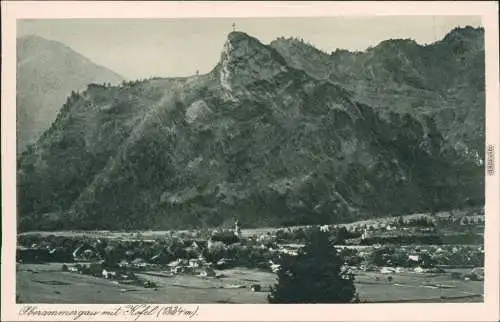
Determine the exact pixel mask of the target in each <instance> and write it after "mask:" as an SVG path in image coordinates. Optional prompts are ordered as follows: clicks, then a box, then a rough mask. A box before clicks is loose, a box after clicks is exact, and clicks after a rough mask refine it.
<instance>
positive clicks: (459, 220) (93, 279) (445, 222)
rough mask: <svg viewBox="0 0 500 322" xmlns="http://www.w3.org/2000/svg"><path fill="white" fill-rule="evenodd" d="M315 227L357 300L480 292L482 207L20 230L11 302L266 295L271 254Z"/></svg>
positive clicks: (466, 296) (220, 299)
mask: <svg viewBox="0 0 500 322" xmlns="http://www.w3.org/2000/svg"><path fill="white" fill-rule="evenodd" d="M318 228H319V229H320V230H321V231H323V232H327V233H328V234H329V235H330V237H331V239H333V240H334V243H335V245H336V246H335V247H336V248H337V250H338V252H340V254H342V257H343V258H344V260H345V263H344V267H345V269H347V270H349V271H350V272H352V273H353V274H354V276H355V283H356V288H357V290H358V293H359V300H360V301H361V302H426V301H427V302H452V301H454V300H455V301H461V302H464V301H465V302H481V301H482V296H483V280H484V268H483V267H484V246H483V245H484V241H483V238H484V237H483V232H484V209H482V208H481V209H469V210H467V211H453V212H442V213H437V214H432V215H431V214H416V215H408V216H394V217H387V218H378V219H370V220H366V221H357V222H353V223H339V224H337V225H323V226H301V227H288V228H268V229H242V227H240V224H239V222H238V221H237V220H235V223H234V226H233V227H226V228H217V229H215V230H209V229H200V230H186V231H141V232H134V231H122V232H110V231H85V232H69V231H61V232H27V233H22V234H19V235H18V246H17V263H18V264H17V270H18V272H17V301H18V302H20V303H29V302H36V303H42V302H44V301H52V302H60V303H81V302H85V301H87V302H88V301H91V302H92V301H95V302H96V303H104V302H106V301H112V302H113V303H138V302H145V303H153V302H157V303H162V302H171V303H184V302H197V303H266V302H267V300H266V298H267V294H268V293H269V291H270V288H271V287H272V285H273V284H275V283H276V276H277V275H276V274H277V273H278V271H279V270H280V265H279V260H280V258H281V257H282V256H295V255H297V253H298V251H299V250H300V248H301V247H302V246H303V245H304V242H305V240H306V238H307V234H308V231H310V230H311V229H318ZM73 287H79V288H81V291H79V292H78V293H72V292H71V290H72V288H73ZM48 294H49V295H48Z"/></svg>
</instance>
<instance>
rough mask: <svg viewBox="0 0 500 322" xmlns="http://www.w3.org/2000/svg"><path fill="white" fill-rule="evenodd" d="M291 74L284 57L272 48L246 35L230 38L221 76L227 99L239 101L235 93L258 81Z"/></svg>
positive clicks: (223, 53)
mask: <svg viewBox="0 0 500 322" xmlns="http://www.w3.org/2000/svg"><path fill="white" fill-rule="evenodd" d="M285 71H287V67H286V63H285V60H284V59H283V57H281V55H280V54H279V53H278V52H277V51H276V50H274V49H273V48H272V47H270V46H267V45H264V44H262V43H261V42H260V41H259V40H257V39H256V38H253V37H251V36H249V35H248V34H246V33H244V32H239V31H234V32H231V33H230V34H229V35H228V38H227V40H226V42H225V43H224V47H223V49H222V53H221V59H220V63H219V68H218V73H219V81H220V85H221V87H222V89H223V91H224V92H225V96H226V98H227V99H230V100H234V101H236V100H237V98H236V97H235V92H238V90H240V91H241V90H242V89H244V88H245V86H247V85H248V84H251V83H254V82H256V81H260V80H264V81H266V80H267V81H269V80H271V79H272V78H273V77H275V76H276V75H277V74H279V73H282V72H285Z"/></svg>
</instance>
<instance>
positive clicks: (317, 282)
mask: <svg viewBox="0 0 500 322" xmlns="http://www.w3.org/2000/svg"><path fill="white" fill-rule="evenodd" d="M279 264H280V265H281V267H280V270H279V271H278V283H277V284H276V285H275V286H274V287H273V288H272V289H271V294H270V295H269V296H268V301H269V302H270V303H350V302H354V301H356V298H357V295H356V288H355V286H354V275H353V274H352V273H350V272H347V271H346V270H344V268H343V266H344V259H343V258H342V256H341V254H340V253H339V252H337V250H336V249H335V247H334V243H333V241H332V240H331V239H330V234H329V233H328V232H321V231H320V230H319V229H317V230H314V231H312V232H310V234H309V236H308V239H307V242H306V245H305V246H304V247H303V248H302V249H301V250H300V251H299V254H298V255H297V256H290V255H284V256H282V257H281V259H280V261H279Z"/></svg>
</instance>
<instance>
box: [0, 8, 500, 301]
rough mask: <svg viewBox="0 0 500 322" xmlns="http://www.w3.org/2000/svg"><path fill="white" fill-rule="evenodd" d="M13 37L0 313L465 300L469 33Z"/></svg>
mask: <svg viewBox="0 0 500 322" xmlns="http://www.w3.org/2000/svg"><path fill="white" fill-rule="evenodd" d="M15 37H16V38H15V42H16V43H15V47H16V50H15V65H16V67H15V73H16V76H15V106H14V107H12V108H15V118H16V120H15V142H13V144H12V145H11V146H12V147H13V146H14V143H15V149H13V150H12V151H11V152H12V153H14V154H15V166H16V170H15V187H16V191H15V199H16V206H15V207H16V208H15V214H14V213H13V214H9V216H11V218H12V216H13V217H14V218H16V224H15V226H16V233H15V234H16V237H15V239H16V244H15V262H16V263H15V290H12V292H13V293H15V303H16V304H22V305H25V304H34V303H39V304H127V303H136V304H162V303H171V304H176V303H177V304H182V303H198V304H347V303H350V304H377V303H378V304H380V303H484V301H485V300H484V298H485V283H487V282H488V280H487V278H485V269H486V270H488V268H487V267H485V266H486V265H485V245H486V244H487V243H486V237H485V227H486V223H487V222H488V220H489V219H488V218H489V216H498V214H494V213H491V212H489V211H488V207H487V206H486V205H487V202H486V199H487V198H486V194H485V191H486V184H485V181H486V179H487V172H488V171H490V172H491V171H493V175H494V164H493V161H492V160H494V159H493V157H492V155H494V153H495V151H494V146H493V145H488V144H487V141H486V136H487V131H486V101H487V99H486V92H487V91H486V89H487V86H486V75H487V73H486V67H485V66H486V63H485V62H486V56H485V48H487V47H488V46H495V43H487V41H486V39H485V27H484V22H483V20H482V16H480V15H473V14H470V15H443V14H441V15H438V14H436V15H411V12H408V13H407V14H401V15H392V16H383V15H377V16H376V15H373V16H356V15H350V16H349V15H336V16H333V15H332V16H318V17H292V16H290V17H188V18H142V19H139V18H134V19H132V18H86V19H81V18H80V19H71V18H65V19H47V18H43V19H38V18H36V19H35V18H25V19H17V21H16V32H15ZM496 45H498V39H497V40H496ZM496 73H498V70H497V71H496ZM2 74H3V72H2ZM493 85H495V84H493ZM495 86H496V87H497V88H496V90H498V84H496V85H495ZM488 90H489V89H488ZM2 91H3V90H2ZM496 104H497V105H498V102H496ZM497 107H498V106H497ZM8 108H11V106H9V107H8ZM3 110H4V106H3V104H2V114H3ZM2 118H3V116H2ZM10 139H11V140H12V141H14V140H13V139H14V137H11V138H10ZM492 142H495V141H492ZM2 158H3V155H2ZM2 172H3V170H2ZM490 174H492V173H490ZM2 190H3V189H2ZM12 193H13V192H12ZM4 215H6V214H5V213H4ZM12 220H13V219H12ZM497 235H498V232H497ZM490 246H494V247H495V245H491V244H490V245H489V246H488V247H490ZM497 246H498V245H497ZM495 251H497V250H495ZM497 252H498V251H497Z"/></svg>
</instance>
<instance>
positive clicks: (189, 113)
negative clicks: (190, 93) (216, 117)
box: [186, 100, 212, 123]
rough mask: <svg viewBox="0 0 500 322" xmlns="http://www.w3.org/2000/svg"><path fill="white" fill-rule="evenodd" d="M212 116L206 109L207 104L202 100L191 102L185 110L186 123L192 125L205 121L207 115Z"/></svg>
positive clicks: (208, 109)
mask: <svg viewBox="0 0 500 322" xmlns="http://www.w3.org/2000/svg"><path fill="white" fill-rule="evenodd" d="M210 114H212V110H211V109H210V107H208V105H207V103H205V101H203V100H198V101H195V102H193V103H192V104H191V105H190V106H189V107H188V108H187V109H186V121H187V122H188V123H194V122H196V121H201V120H203V119H206V118H207V116H208V115H210Z"/></svg>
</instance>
